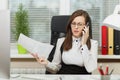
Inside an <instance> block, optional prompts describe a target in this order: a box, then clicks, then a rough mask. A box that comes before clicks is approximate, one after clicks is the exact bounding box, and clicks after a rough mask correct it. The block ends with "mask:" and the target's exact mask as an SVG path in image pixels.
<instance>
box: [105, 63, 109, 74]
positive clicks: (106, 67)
mask: <svg viewBox="0 0 120 80" xmlns="http://www.w3.org/2000/svg"><path fill="white" fill-rule="evenodd" d="M108 69H109V67H108V65H107V66H106V72H105V75H108Z"/></svg>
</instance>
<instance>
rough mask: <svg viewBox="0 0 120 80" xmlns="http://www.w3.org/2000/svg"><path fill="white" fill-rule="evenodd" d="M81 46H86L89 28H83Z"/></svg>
mask: <svg viewBox="0 0 120 80" xmlns="http://www.w3.org/2000/svg"><path fill="white" fill-rule="evenodd" d="M82 34H83V35H82V45H84V44H86V42H87V40H88V37H89V26H85V27H84V29H83V31H82Z"/></svg>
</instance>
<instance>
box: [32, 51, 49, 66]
mask: <svg viewBox="0 0 120 80" xmlns="http://www.w3.org/2000/svg"><path fill="white" fill-rule="evenodd" d="M31 55H32V56H33V57H34V58H35V59H36V60H37V62H38V63H40V64H43V65H47V64H48V60H47V59H45V58H44V57H38V55H37V54H34V53H31Z"/></svg>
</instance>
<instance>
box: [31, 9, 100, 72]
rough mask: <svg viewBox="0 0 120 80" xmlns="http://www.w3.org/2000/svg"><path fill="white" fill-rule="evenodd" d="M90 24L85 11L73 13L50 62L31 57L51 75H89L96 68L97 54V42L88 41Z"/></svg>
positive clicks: (36, 56)
mask: <svg viewBox="0 0 120 80" xmlns="http://www.w3.org/2000/svg"><path fill="white" fill-rule="evenodd" d="M90 24H91V20H90V17H89V15H88V13H87V12H86V11H84V10H77V11H75V12H74V13H73V14H72V15H71V16H70V19H69V22H68V25H67V29H66V30H67V31H66V32H67V33H66V37H65V38H60V39H58V41H57V45H56V50H55V55H54V58H53V60H52V62H50V61H48V60H47V59H45V58H42V57H38V55H37V54H32V55H33V56H34V57H35V58H36V60H37V61H38V62H39V63H40V64H43V65H45V67H46V70H47V71H49V72H51V73H56V74H90V73H91V72H92V71H93V70H95V69H96V68H97V53H98V52H97V51H98V42H97V41H95V40H92V39H90V38H91V36H89V34H91V30H90V28H89V27H90ZM88 25H89V26H88ZM61 46H62V49H63V52H62V53H61V50H60V49H61Z"/></svg>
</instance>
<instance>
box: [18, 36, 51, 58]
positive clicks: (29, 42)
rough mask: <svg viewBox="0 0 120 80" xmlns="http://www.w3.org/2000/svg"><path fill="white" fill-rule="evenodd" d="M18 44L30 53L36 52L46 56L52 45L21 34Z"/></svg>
mask: <svg viewBox="0 0 120 80" xmlns="http://www.w3.org/2000/svg"><path fill="white" fill-rule="evenodd" d="M18 44H20V45H22V46H23V47H24V48H25V49H27V50H28V51H29V52H31V53H37V54H38V56H41V57H45V58H48V56H49V54H50V52H51V50H52V49H53V45H50V44H47V43H42V42H39V41H36V40H33V39H31V38H29V37H27V36H25V35H23V34H20V36H19V39H18Z"/></svg>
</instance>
